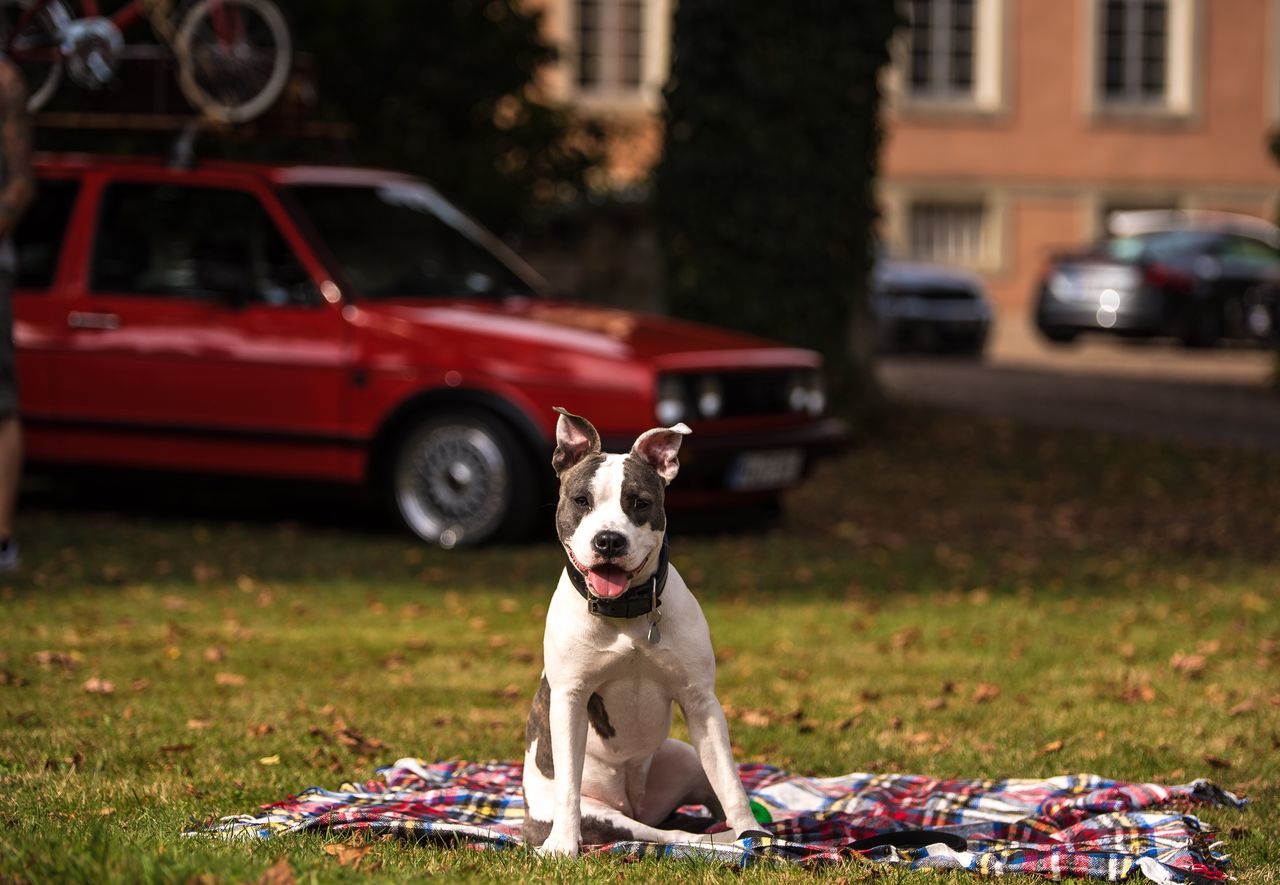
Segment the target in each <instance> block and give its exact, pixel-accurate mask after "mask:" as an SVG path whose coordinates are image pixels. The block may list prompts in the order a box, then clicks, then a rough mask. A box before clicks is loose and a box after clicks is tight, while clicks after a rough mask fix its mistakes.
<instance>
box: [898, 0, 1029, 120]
mask: <svg viewBox="0 0 1280 885" xmlns="http://www.w3.org/2000/svg"><path fill="white" fill-rule="evenodd" d="M900 8H902V9H903V13H904V15H907V14H909V7H900ZM1014 15H1015V10H1014V4H1013V3H1011V2H1010V0H974V13H973V73H972V78H973V83H972V88H971V89H970V92H969V94H967V95H966V94H965V93H963V92H955V93H952V94H949V95H939V94H932V95H931V94H928V93H917V92H913V91H912V88H911V33H910V29H909V28H903V29H901V31H900V32H899V34H898V35H897V36H896V37H895V38H894V41H893V45H892V56H893V62H892V64H890V65H889V66H888V67H887V69H886V74H885V81H884V86H885V94H886V95H887V96H888V98H889V105H890V107H891V108H892V109H894V110H895V111H896V112H897V113H898V114H899V115H901V116H908V117H909V116H957V115H958V116H977V117H1000V116H1003V115H1005V114H1007V113H1008V110H1009V96H1010V93H1011V91H1012V83H1011V76H1012V75H1011V71H1010V68H1011V65H1010V59H1012V57H1013V46H1012V44H1011V40H1012V34H1013V33H1014V30H1015V24H1014V21H1013V16H1014Z"/></svg>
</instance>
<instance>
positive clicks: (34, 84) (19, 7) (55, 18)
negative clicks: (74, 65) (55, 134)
mask: <svg viewBox="0 0 1280 885" xmlns="http://www.w3.org/2000/svg"><path fill="white" fill-rule="evenodd" d="M33 3H34V0H0V48H3V49H4V50H5V51H6V52H7V53H8V55H9V58H10V59H11V60H12V61H13V63H14V64H16V65H17V66H18V69H19V70H20V71H22V79H23V80H25V81H26V84H27V110H29V111H31V112H32V113H34V112H36V111H38V110H40V109H41V108H42V107H44V106H45V105H47V104H48V103H49V99H51V98H53V94H54V93H55V92H57V91H58V84H59V83H60V82H62V52H61V51H60V50H59V48H58V45H59V43H61V40H60V39H59V37H58V30H59V29H58V22H69V21H71V14H70V13H69V12H68V11H67V9H66V7H64V6H63V5H62V4H61V3H57V2H53V3H47V4H45V7H44V9H42V10H40V11H39V12H37V13H36V14H35V15H34V16H32V17H31V19H30V20H29V21H27V23H26V25H25V26H24V27H23V28H22V32H21V33H14V32H15V30H16V29H17V27H18V25H19V24H21V22H22V19H23V17H24V16H25V15H26V14H27V10H28V9H30V8H31V6H32V4H33Z"/></svg>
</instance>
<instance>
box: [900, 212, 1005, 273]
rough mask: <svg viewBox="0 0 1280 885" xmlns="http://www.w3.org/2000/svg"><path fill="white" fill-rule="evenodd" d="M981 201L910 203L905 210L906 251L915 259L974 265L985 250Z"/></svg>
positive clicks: (983, 254)
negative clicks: (908, 207) (906, 210)
mask: <svg viewBox="0 0 1280 885" xmlns="http://www.w3.org/2000/svg"><path fill="white" fill-rule="evenodd" d="M985 228H986V207H985V206H983V204H982V203H913V204H912V205H911V207H910V209H909V210H908V214H907V252H908V254H909V255H910V257H911V258H913V259H916V260H919V261H938V262H942V263H944V264H964V265H970V266H976V265H980V264H982V263H983V261H984V259H985V258H986V254H987V250H986V247H985V241H986V235H985Z"/></svg>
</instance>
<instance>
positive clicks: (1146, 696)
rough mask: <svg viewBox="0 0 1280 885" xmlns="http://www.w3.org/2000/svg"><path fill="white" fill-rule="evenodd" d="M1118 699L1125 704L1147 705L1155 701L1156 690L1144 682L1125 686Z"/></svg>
mask: <svg viewBox="0 0 1280 885" xmlns="http://www.w3.org/2000/svg"><path fill="white" fill-rule="evenodd" d="M1120 699H1121V700H1123V701H1124V702H1125V703H1126V704H1137V703H1142V704H1149V703H1151V702H1152V701H1154V700H1155V699H1156V690H1155V689H1154V688H1152V687H1151V686H1150V685H1148V684H1147V683H1145V682H1143V683H1140V684H1138V685H1127V686H1125V689H1124V691H1122V692H1121V693H1120Z"/></svg>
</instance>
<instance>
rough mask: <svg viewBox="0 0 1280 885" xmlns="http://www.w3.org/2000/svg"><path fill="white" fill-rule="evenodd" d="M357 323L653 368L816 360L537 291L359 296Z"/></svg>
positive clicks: (448, 341) (441, 339)
mask: <svg viewBox="0 0 1280 885" xmlns="http://www.w3.org/2000/svg"><path fill="white" fill-rule="evenodd" d="M352 315H354V316H355V317H357V319H356V323H357V325H363V326H366V327H368V328H371V329H377V330H380V331H382V332H383V333H387V334H393V335H395V336H396V337H400V338H402V339H405V340H410V339H416V340H418V341H420V342H422V344H423V346H429V347H432V348H433V351H434V352H436V353H438V352H439V348H440V346H441V345H442V344H444V345H445V346H453V347H460V346H462V345H463V344H464V343H465V344H467V345H470V346H473V347H474V346H482V347H483V346H488V347H492V348H507V349H506V350H505V351H504V353H505V355H506V356H507V357H508V358H516V357H517V356H518V354H520V353H522V352H524V353H528V354H537V355H539V359H540V360H542V361H544V362H548V363H549V362H550V359H549V358H552V357H554V356H555V355H557V354H561V355H563V354H573V355H577V356H581V357H586V358H591V359H594V360H602V361H606V362H625V363H630V364H636V363H644V364H648V365H650V366H652V367H653V368H656V369H667V370H680V369H699V368H717V367H735V368H740V367H761V368H763V367H770V366H817V365H818V364H819V362H820V360H819V358H818V356H817V354H815V353H814V352H812V351H809V350H802V349H795V348H788V347H782V346H779V345H776V344H773V343H772V342H769V341H766V340H764V339H761V338H755V337H752V336H750V335H745V334H742V333H738V332H732V331H729V330H726V329H719V328H715V327H713V326H704V325H699V324H697V323H690V322H685V321H682V320H676V319H672V318H670V317H663V316H657V315H653V314H645V313H639V312H634V311H627V310H620V309H617V308H609V307H600V306H597V305H591V304H584V303H581V302H572V301H561V300H551V299H541V298H524V297H520V298H508V299H503V300H497V299H484V300H479V299H433V300H431V301H423V300H418V299H414V300H410V299H406V300H403V301H362V302H360V303H359V304H358V305H356V309H355V311H353V312H352Z"/></svg>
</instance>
